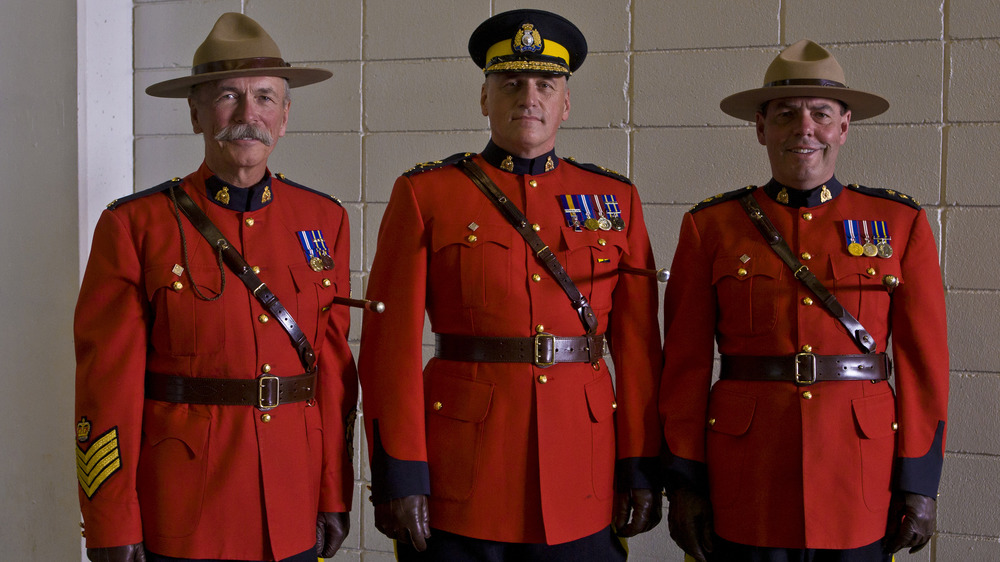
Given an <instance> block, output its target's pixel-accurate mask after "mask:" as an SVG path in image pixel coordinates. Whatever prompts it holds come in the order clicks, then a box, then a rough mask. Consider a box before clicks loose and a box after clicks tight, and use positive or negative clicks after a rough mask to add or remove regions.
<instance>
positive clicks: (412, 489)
mask: <svg viewBox="0 0 1000 562" xmlns="http://www.w3.org/2000/svg"><path fill="white" fill-rule="evenodd" d="M372 430H373V431H372V434H373V439H372V441H373V442H374V446H373V451H372V467H371V468H372V502H373V503H377V504H378V503H386V502H388V501H389V500H393V499H397V498H405V497H406V496H421V495H422V496H427V495H430V493H431V477H430V470H429V469H428V467H427V463H426V462H425V461H404V460H399V459H397V458H393V457H391V456H389V454H388V453H386V452H385V448H383V447H382V439H381V436H380V435H379V430H378V420H374V421H373V422H372Z"/></svg>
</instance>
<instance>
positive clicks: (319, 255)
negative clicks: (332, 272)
mask: <svg viewBox="0 0 1000 562" xmlns="http://www.w3.org/2000/svg"><path fill="white" fill-rule="evenodd" d="M296 235H297V236H298V237H299V242H300V243H301V244H302V250H303V251H305V253H306V260H307V261H308V262H309V267H311V268H312V269H313V271H322V270H324V269H333V258H331V257H330V249H329V248H327V247H326V240H323V232H322V231H319V230H300V231H298V232H297V233H296Z"/></svg>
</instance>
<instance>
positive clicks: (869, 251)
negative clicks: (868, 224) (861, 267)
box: [862, 242, 878, 258]
mask: <svg viewBox="0 0 1000 562" xmlns="http://www.w3.org/2000/svg"><path fill="white" fill-rule="evenodd" d="M862 251H863V252H864V254H865V255H866V256H868V257H870V258H874V257H875V256H877V255H878V248H877V247H876V246H875V244H872V243H871V242H865V245H864V247H863V249H862Z"/></svg>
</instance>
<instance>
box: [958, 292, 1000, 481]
mask: <svg viewBox="0 0 1000 562" xmlns="http://www.w3.org/2000/svg"><path fill="white" fill-rule="evenodd" d="M945 301H946V305H947V307H948V348H949V354H950V357H951V369H952V370H953V371H974V372H995V371H996V369H997V365H1000V349H998V348H997V346H995V345H992V342H996V341H1000V324H998V323H997V319H996V316H997V314H996V311H998V310H1000V294H997V293H984V292H978V291H966V290H956V289H949V290H948V292H947V293H946V294H945ZM989 404H990V408H992V411H993V412H996V400H995V399H994V400H993V401H992V402H990V403H989ZM991 481H995V479H994V480H991Z"/></svg>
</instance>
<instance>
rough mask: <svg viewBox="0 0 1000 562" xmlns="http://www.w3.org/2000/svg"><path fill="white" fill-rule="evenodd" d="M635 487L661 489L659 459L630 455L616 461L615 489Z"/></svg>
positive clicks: (626, 489) (624, 489)
mask: <svg viewBox="0 0 1000 562" xmlns="http://www.w3.org/2000/svg"><path fill="white" fill-rule="evenodd" d="M633 489H640V490H657V491H658V490H659V489H660V478H659V461H658V459H657V458H656V457H629V458H627V459H618V460H617V461H616V462H615V490H617V491H619V492H627V491H629V490H633ZM657 493H659V492H657Z"/></svg>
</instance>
